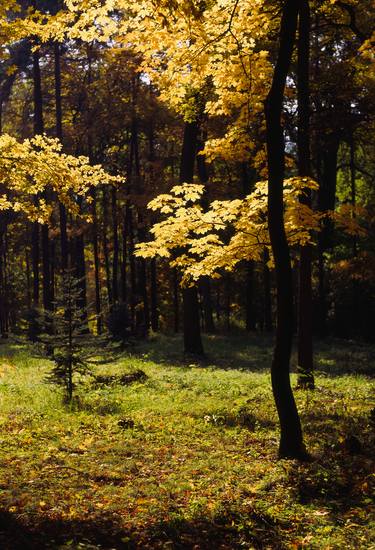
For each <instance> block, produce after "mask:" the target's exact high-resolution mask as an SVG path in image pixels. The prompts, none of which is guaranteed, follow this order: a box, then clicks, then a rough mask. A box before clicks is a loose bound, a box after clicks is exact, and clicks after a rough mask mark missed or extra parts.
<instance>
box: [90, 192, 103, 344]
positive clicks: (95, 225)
mask: <svg viewBox="0 0 375 550" xmlns="http://www.w3.org/2000/svg"><path fill="white" fill-rule="evenodd" d="M92 198H93V202H92V211H93V227H92V230H93V248H94V276H95V313H96V331H97V333H98V334H101V333H102V317H101V313H102V303H101V302H102V300H101V294H100V262H99V238H98V212H97V199H96V190H95V189H94V190H93V191H92Z"/></svg>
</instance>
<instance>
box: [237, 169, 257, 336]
mask: <svg viewBox="0 0 375 550" xmlns="http://www.w3.org/2000/svg"><path fill="white" fill-rule="evenodd" d="M240 168H241V183H242V192H243V196H244V197H246V196H247V195H248V194H249V193H251V191H252V190H253V188H254V183H255V182H256V171H255V170H254V169H249V166H248V164H247V163H246V162H242V163H241V166H240ZM245 274H246V279H245V296H246V299H245V328H246V330H247V331H248V332H250V331H254V330H256V323H257V318H256V313H257V312H256V308H255V303H254V297H255V290H254V284H255V276H254V275H255V262H254V261H253V260H249V261H247V262H246V264H245Z"/></svg>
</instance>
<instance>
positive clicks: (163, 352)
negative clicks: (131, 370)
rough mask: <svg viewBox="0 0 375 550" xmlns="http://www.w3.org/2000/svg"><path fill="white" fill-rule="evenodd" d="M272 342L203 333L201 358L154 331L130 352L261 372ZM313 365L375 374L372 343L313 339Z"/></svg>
mask: <svg viewBox="0 0 375 550" xmlns="http://www.w3.org/2000/svg"><path fill="white" fill-rule="evenodd" d="M273 344H274V337H273V335H272V334H267V333H246V332H236V333H233V334H215V335H203V345H204V349H205V352H206V356H205V357H204V358H201V359H200V358H198V357H194V356H184V354H183V342H182V336H181V335H177V336H166V335H157V336H154V337H152V338H150V339H149V340H148V341H143V342H138V343H137V344H136V346H135V347H134V348H133V350H132V353H133V354H134V355H139V356H142V357H144V358H146V359H149V360H151V361H154V362H155V363H159V364H163V365H164V366H168V365H170V366H180V367H189V366H190V365H194V366H196V365H197V364H198V365H201V366H202V367H204V366H209V367H211V368H220V369H237V370H247V371H252V372H256V371H258V372H262V371H269V369H270V366H271V362H272V356H273ZM291 364H292V370H295V368H296V364H297V358H296V352H295V351H294V353H293V356H292V361H291ZM315 368H316V370H317V371H318V372H321V373H324V374H326V375H328V376H342V375H344V374H363V375H365V376H370V377H371V376H374V375H375V346H371V345H369V344H364V343H360V342H352V341H349V340H337V339H332V340H325V341H318V342H315Z"/></svg>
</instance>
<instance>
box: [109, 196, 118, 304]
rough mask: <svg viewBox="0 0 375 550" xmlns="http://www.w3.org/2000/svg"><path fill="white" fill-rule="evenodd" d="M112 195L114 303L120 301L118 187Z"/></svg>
mask: <svg viewBox="0 0 375 550" xmlns="http://www.w3.org/2000/svg"><path fill="white" fill-rule="evenodd" d="M111 197H112V234H113V256H112V299H113V303H115V304H116V303H117V302H118V252H119V250H118V246H119V245H118V221H117V192H116V188H115V187H112V189H111Z"/></svg>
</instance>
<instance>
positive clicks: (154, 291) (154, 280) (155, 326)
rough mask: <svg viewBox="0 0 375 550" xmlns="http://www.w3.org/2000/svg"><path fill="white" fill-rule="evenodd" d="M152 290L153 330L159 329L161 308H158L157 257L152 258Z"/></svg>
mask: <svg viewBox="0 0 375 550" xmlns="http://www.w3.org/2000/svg"><path fill="white" fill-rule="evenodd" d="M150 283H151V284H150V291H151V296H150V298H151V328H152V331H153V332H158V330H159V310H158V286H157V271H156V259H155V258H152V260H151V276H150Z"/></svg>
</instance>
